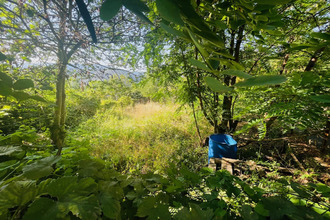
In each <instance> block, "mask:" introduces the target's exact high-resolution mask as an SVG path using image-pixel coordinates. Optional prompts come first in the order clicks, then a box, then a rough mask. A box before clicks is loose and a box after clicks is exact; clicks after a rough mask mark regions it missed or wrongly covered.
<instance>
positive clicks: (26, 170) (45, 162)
mask: <svg viewBox="0 0 330 220" xmlns="http://www.w3.org/2000/svg"><path fill="white" fill-rule="evenodd" d="M60 159H61V157H58V156H50V157H46V158H43V159H41V160H38V161H36V162H34V163H32V164H29V165H27V166H25V167H23V176H25V177H27V178H29V179H35V180H36V179H40V178H41V177H44V176H48V175H50V174H51V173H52V172H53V168H52V165H53V164H55V163H56V162H57V161H59V160H60Z"/></svg>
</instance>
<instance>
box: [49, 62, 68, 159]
mask: <svg viewBox="0 0 330 220" xmlns="http://www.w3.org/2000/svg"><path fill="white" fill-rule="evenodd" d="M65 73H66V65H65V64H64V63H61V62H59V73H58V75H57V81H56V107H55V115H54V124H53V129H52V140H53V143H54V145H55V147H56V148H57V155H61V152H62V148H63V145H64V139H65V127H64V125H65Z"/></svg>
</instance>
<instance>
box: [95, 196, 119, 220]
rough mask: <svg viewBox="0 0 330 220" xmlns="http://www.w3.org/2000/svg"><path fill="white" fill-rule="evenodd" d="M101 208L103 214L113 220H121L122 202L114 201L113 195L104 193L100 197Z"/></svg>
mask: <svg viewBox="0 0 330 220" xmlns="http://www.w3.org/2000/svg"><path fill="white" fill-rule="evenodd" d="M100 202H101V208H102V211H103V214H104V215H105V216H106V217H108V218H111V219H119V216H120V209H121V207H120V202H119V201H118V200H116V199H114V198H113V197H112V196H111V195H108V194H106V193H103V194H102V195H101V197H100Z"/></svg>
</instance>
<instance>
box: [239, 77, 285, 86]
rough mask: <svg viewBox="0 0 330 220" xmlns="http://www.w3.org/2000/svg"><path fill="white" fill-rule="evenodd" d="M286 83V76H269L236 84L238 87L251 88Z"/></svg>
mask: <svg viewBox="0 0 330 220" xmlns="http://www.w3.org/2000/svg"><path fill="white" fill-rule="evenodd" d="M285 81H286V77H285V76H280V75H268V76H255V77H251V78H248V79H246V80H244V81H242V82H238V83H236V84H235V86H236V87H250V86H266V85H276V84H281V83H283V82H285Z"/></svg>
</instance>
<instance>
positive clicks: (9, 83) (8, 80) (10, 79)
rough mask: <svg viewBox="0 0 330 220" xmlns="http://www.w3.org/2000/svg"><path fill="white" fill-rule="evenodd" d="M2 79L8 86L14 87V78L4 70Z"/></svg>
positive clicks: (1, 75)
mask: <svg viewBox="0 0 330 220" xmlns="http://www.w3.org/2000/svg"><path fill="white" fill-rule="evenodd" d="M0 81H2V82H3V83H5V84H6V85H7V86H8V87H12V85H13V79H12V78H11V77H10V76H8V75H7V74H6V73H4V72H0Z"/></svg>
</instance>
